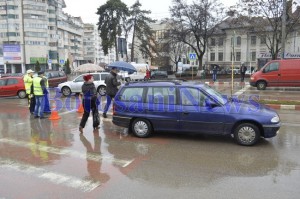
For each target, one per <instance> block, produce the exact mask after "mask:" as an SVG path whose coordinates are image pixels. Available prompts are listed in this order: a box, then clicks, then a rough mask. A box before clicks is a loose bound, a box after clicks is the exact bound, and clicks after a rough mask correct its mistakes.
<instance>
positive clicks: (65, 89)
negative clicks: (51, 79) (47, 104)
mask: <svg viewBox="0 0 300 199" xmlns="http://www.w3.org/2000/svg"><path fill="white" fill-rule="evenodd" d="M61 92H62V94H63V95H64V96H65V97H68V96H70V95H71V93H72V91H71V89H70V88H69V87H67V86H64V87H62V89H61Z"/></svg>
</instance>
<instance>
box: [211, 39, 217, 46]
mask: <svg viewBox="0 0 300 199" xmlns="http://www.w3.org/2000/svg"><path fill="white" fill-rule="evenodd" d="M210 45H211V46H215V45H216V39H215V38H211V39H210Z"/></svg>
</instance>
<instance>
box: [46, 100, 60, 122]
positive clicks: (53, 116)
mask: <svg viewBox="0 0 300 199" xmlns="http://www.w3.org/2000/svg"><path fill="white" fill-rule="evenodd" d="M59 119H60V116H59V115H58V112H57V110H56V105H55V103H53V105H52V111H51V115H50V117H49V120H59Z"/></svg>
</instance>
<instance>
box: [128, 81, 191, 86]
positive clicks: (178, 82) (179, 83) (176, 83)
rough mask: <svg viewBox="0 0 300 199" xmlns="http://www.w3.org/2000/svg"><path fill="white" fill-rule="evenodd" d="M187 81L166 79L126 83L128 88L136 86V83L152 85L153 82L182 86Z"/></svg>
mask: <svg viewBox="0 0 300 199" xmlns="http://www.w3.org/2000/svg"><path fill="white" fill-rule="evenodd" d="M183 81H186V80H185V79H164V80H158V79H155V80H151V79H150V80H144V81H132V82H126V83H125V85H126V86H128V85H130V84H136V83H151V82H169V83H174V84H175V85H181V82H183Z"/></svg>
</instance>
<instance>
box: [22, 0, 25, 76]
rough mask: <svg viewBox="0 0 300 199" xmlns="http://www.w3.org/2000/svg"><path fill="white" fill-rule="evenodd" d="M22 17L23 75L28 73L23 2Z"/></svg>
mask: <svg viewBox="0 0 300 199" xmlns="http://www.w3.org/2000/svg"><path fill="white" fill-rule="evenodd" d="M21 9H22V10H21V15H22V40H23V42H22V43H23V49H22V50H23V64H24V65H23V67H22V73H25V71H26V42H25V27H24V26H25V23H24V1H23V0H21Z"/></svg>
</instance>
